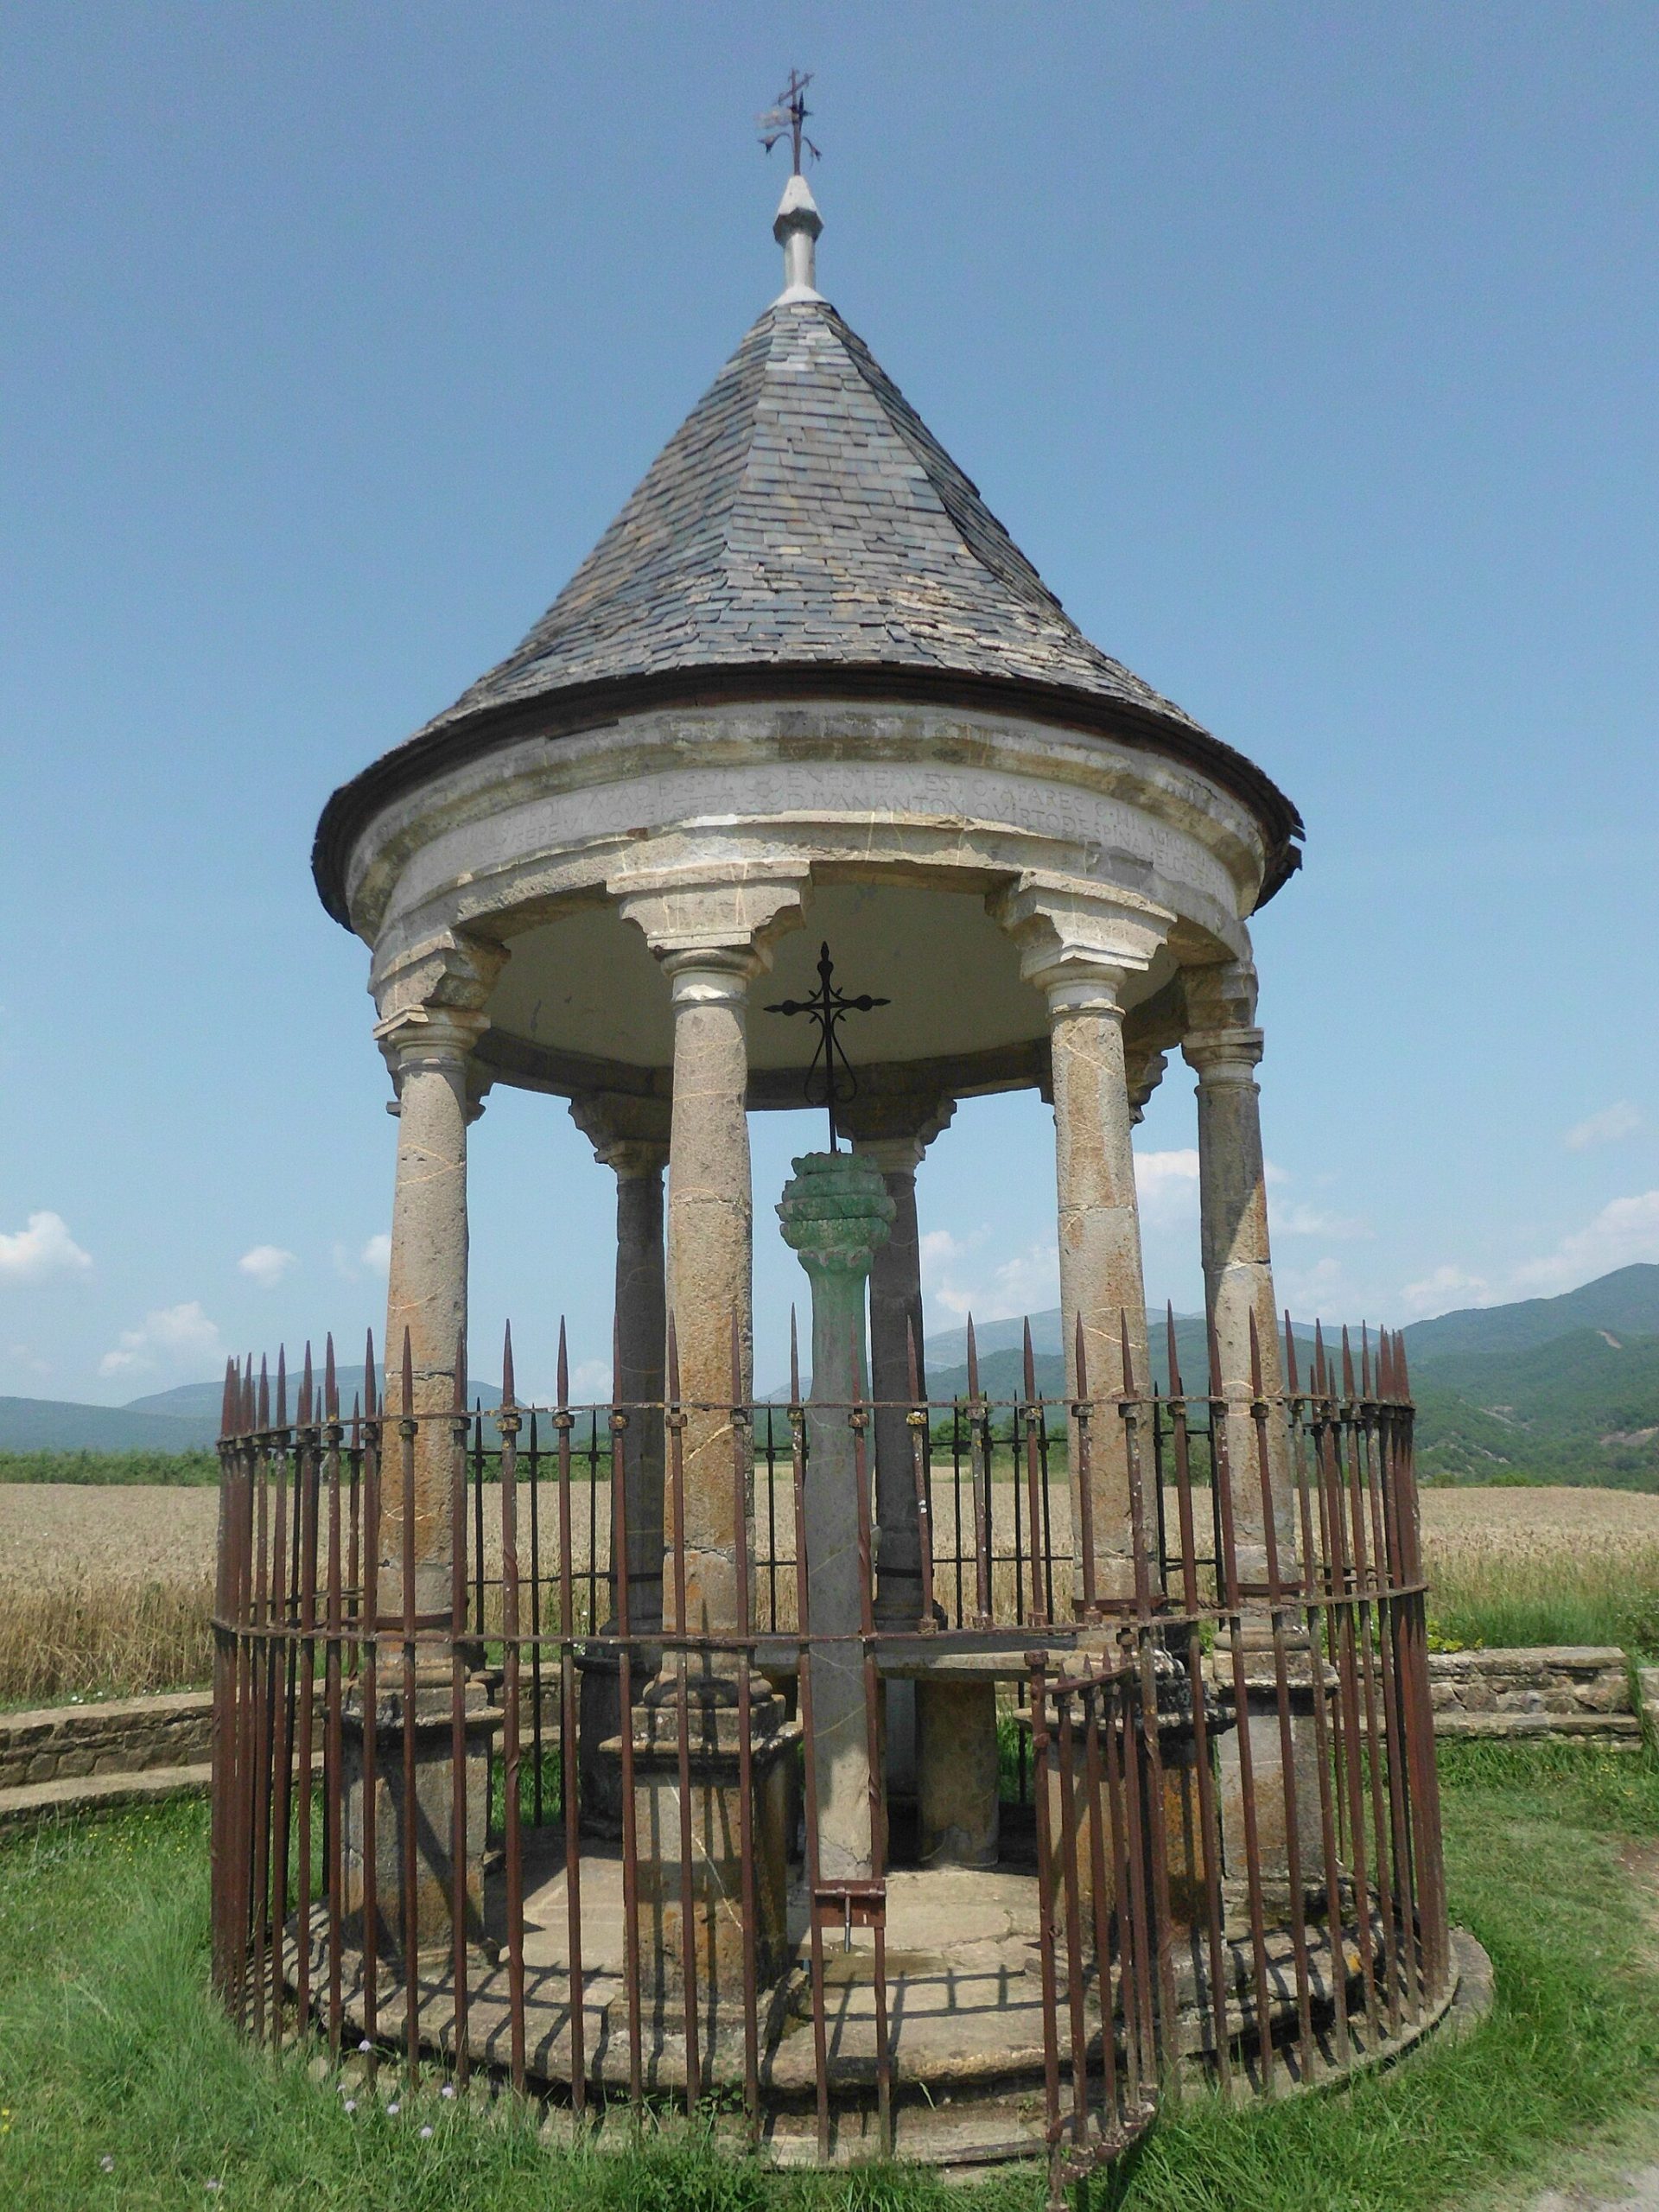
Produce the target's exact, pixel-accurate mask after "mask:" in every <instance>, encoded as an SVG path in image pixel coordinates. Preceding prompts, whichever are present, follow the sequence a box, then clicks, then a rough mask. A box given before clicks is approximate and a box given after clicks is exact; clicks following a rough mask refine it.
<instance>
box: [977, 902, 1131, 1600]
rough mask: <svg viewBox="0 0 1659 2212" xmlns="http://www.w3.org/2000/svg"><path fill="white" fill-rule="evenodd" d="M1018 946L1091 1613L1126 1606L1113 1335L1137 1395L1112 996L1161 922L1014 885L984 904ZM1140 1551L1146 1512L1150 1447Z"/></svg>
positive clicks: (1121, 1093)
mask: <svg viewBox="0 0 1659 2212" xmlns="http://www.w3.org/2000/svg"><path fill="white" fill-rule="evenodd" d="M991 912H993V914H994V915H995V917H996V918H997V919H999V920H1000V921H1001V922H1002V923H1003V925H1005V927H1007V929H1009V930H1010V931H1012V932H1013V934H1014V937H1015V938H1016V939H1017V940H1018V941H1019V943H1020V948H1021V958H1020V972H1021V973H1022V975H1024V976H1025V977H1026V979H1027V982H1031V983H1033V984H1034V985H1035V986H1036V987H1037V988H1039V990H1041V991H1042V993H1043V994H1044V995H1045V997H1046V1000H1047V1001H1048V1018H1049V1038H1050V1046H1051V1051H1052V1082H1053V1094H1054V1134H1055V1171H1056V1179H1057V1183H1058V1216H1059V1257H1060V1325H1061V1330H1062V1333H1063V1335H1064V1337H1065V1358H1066V1376H1067V1387H1068V1389H1070V1391H1071V1394H1072V1395H1073V1396H1074V1397H1081V1396H1083V1395H1084V1392H1083V1390H1082V1388H1081V1385H1080V1381H1079V1376H1078V1373H1077V1341H1078V1335H1079V1324H1081V1336H1082V1342H1083V1346H1084V1362H1085V1364H1086V1369H1087V1377H1086V1380H1087V1393H1086V1395H1087V1399H1088V1401H1089V1402H1090V1404H1091V1405H1092V1407H1093V1408H1094V1410H1093V1413H1092V1414H1091V1415H1090V1440H1089V1484H1088V1496H1087V1497H1086V1498H1085V1497H1084V1496H1083V1494H1082V1491H1081V1487H1080V1463H1081V1459H1082V1451H1081V1439H1080V1436H1079V1433H1078V1428H1079V1424H1078V1422H1077V1420H1076V1419H1075V1418H1074V1419H1073V1421H1072V1423H1071V1440H1070V1441H1071V1451H1070V1460H1071V1529H1072V1551H1073V1559H1074V1579H1073V1588H1072V1599H1073V1603H1074V1605H1076V1606H1077V1607H1078V1608H1079V1609H1081V1608H1082V1607H1083V1606H1084V1603H1085V1599H1086V1595H1087V1583H1086V1581H1085V1569H1084V1551H1085V1544H1084V1518H1085V1509H1086V1512H1087V1517H1088V1519H1089V1521H1090V1522H1091V1523H1092V1531H1093V1539H1092V1541H1093V1554H1094V1555H1093V1560H1092V1581H1093V1586H1094V1595H1095V1599H1096V1602H1097V1603H1101V1604H1107V1605H1116V1604H1120V1603H1122V1602H1124V1601H1126V1600H1128V1599H1133V1597H1134V1596H1135V1544H1134V1522H1133V1516H1132V1514H1131V1511H1130V1496H1129V1462H1128V1449H1127V1438H1126V1433H1125V1430H1124V1427H1123V1424H1122V1420H1121V1418H1120V1416H1119V1414H1118V1413H1117V1410H1116V1401H1117V1400H1118V1399H1119V1398H1120V1397H1121V1395H1122V1388H1123V1351H1122V1338H1123V1330H1124V1326H1125V1325H1126V1324H1127V1326H1128V1338H1129V1351H1130V1358H1131V1361H1132V1363H1133V1370H1134V1380H1135V1389H1136V1392H1137V1394H1140V1393H1142V1392H1146V1391H1147V1390H1148V1389H1150V1377H1149V1375H1148V1370H1147V1313H1146V1308H1147V1299H1146V1288H1145V1285H1144V1283H1143V1281H1142V1279H1141V1220H1140V1210H1139V1207H1138V1205H1137V1202H1136V1198H1135V1156H1134V1153H1133V1151H1132V1149H1131V1147H1130V1141H1129V1136H1130V1129H1131V1127H1132V1123H1131V1118H1130V1109H1129V1095H1128V1080H1127V1077H1126V1073H1125V1068H1124V1058H1123V1014H1124V995H1125V991H1126V988H1127V986H1128V984H1129V982H1130V980H1131V978H1133V977H1135V976H1139V975H1141V974H1143V973H1144V972H1145V971H1146V969H1147V968H1148V967H1149V966H1150V965H1151V963H1152V959H1153V957H1154V953H1155V952H1156V951H1157V950H1158V948H1159V946H1160V944H1161V943H1162V942H1163V939H1164V937H1165V935H1166V932H1167V931H1168V928H1169V925H1170V923H1171V921H1172V919H1173V917H1172V916H1171V915H1169V914H1168V913H1167V912H1165V910H1163V909H1162V908H1160V907H1154V906H1152V905H1151V904H1150V903H1149V902H1148V901H1146V900H1141V899H1135V897H1134V896H1133V894H1131V893H1126V892H1119V893H1103V892H1100V891H1097V890H1087V889H1080V888H1077V887H1069V886H1065V885H1052V884H1047V883H1044V882H1042V881H1040V880H1036V879H1033V878H1027V879H1022V880H1021V881H1020V884H1019V885H1018V886H1016V887H1014V889H1013V890H1011V891H1008V892H1005V893H1001V895H1000V896H999V897H997V898H995V899H993V900H992V901H991ZM1142 1465H1143V1470H1144V1471H1145V1473H1146V1480H1147V1494H1146V1501H1145V1516H1144V1525H1143V1541H1150V1539H1151V1535H1152V1531H1153V1527H1154V1510H1155V1501H1154V1499H1153V1498H1152V1496H1151V1493H1150V1482H1151V1474H1150V1468H1151V1448H1150V1439H1147V1440H1146V1449H1145V1452H1144V1454H1143V1459H1142Z"/></svg>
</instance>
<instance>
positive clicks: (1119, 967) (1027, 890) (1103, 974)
mask: <svg viewBox="0 0 1659 2212" xmlns="http://www.w3.org/2000/svg"><path fill="white" fill-rule="evenodd" d="M985 906H986V911H987V912H988V914H989V915H990V916H991V918H992V919H993V920H994V921H997V922H1000V923H1001V925H1002V927H1003V928H1004V929H1005V930H1007V932H1008V934H1009V935H1010V936H1011V937H1012V938H1014V941H1015V943H1016V944H1018V945H1019V947H1020V974H1021V976H1024V978H1025V980H1026V981H1027V982H1028V983H1031V984H1033V985H1034V986H1035V987H1036V988H1037V989H1039V990H1040V991H1041V992H1043V993H1044V995H1046V998H1047V1000H1048V1003H1049V1010H1050V1012H1051V1013H1052V1014H1072V1013H1084V1012H1087V1013H1091V1014H1122V1010H1123V993H1124V990H1125V988H1126V986H1127V985H1128V981H1129V979H1130V977H1131V976H1142V975H1144V974H1145V973H1146V971H1147V969H1148V968H1150V967H1151V965H1152V963H1153V960H1154V957H1155V955H1156V954H1157V952H1158V951H1159V950H1160V947H1161V946H1162V944H1163V943H1164V941H1165V939H1166V938H1167V936H1168V934H1169V932H1170V930H1171V929H1172V928H1173V925H1174V922H1175V917H1174V915H1173V913H1171V912H1169V910H1168V908H1167V907H1164V906H1154V904H1153V902H1152V901H1151V899H1142V898H1141V897H1139V896H1138V895H1137V894H1136V893H1134V892H1132V891H1120V890H1110V891H1108V890H1103V889H1102V888H1100V887H1098V886H1097V885H1091V884H1084V883H1080V882H1077V881H1075V880H1071V879H1069V878H1065V877H1058V878H1048V877H1043V876H1039V875H1035V874H1026V875H1022V876H1020V878H1019V879H1018V880H1016V881H1015V882H1014V883H1012V884H1010V885H1008V886H1007V887H1005V888H1004V889H1002V890H1001V891H997V892H993V893H991V895H990V897H989V898H988V899H987V900H986V901H985Z"/></svg>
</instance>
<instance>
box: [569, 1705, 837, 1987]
mask: <svg viewBox="0 0 1659 2212" xmlns="http://www.w3.org/2000/svg"><path fill="white" fill-rule="evenodd" d="M679 1698H680V1693H679V1688H678V1684H677V1679H676V1677H675V1674H674V1669H673V1663H672V1662H670V1666H669V1669H668V1670H667V1671H665V1672H664V1674H662V1675H658V1677H657V1679H656V1681H654V1682H653V1684H652V1688H651V1689H650V1690H649V1691H648V1692H647V1693H646V1695H645V1699H644V1700H643V1701H642V1702H641V1703H639V1705H637V1706H636V1707H635V1708H634V1729H633V1805H634V1820H635V1824H636V1833H637V1835H638V1838H639V1890H638V1904H637V1906H636V1911H637V1915H638V1922H639V1970H640V1974H641V1978H642V1980H643V1983H644V1986H645V1991H646V1993H647V1998H648V2000H649V1999H655V2000H658V2001H659V2002H661V2003H663V2004H664V2005H665V2004H667V2003H669V2002H671V2001H672V2000H677V1999H682V1998H683V1994H684V1991H685V1964H686V1959H687V1956H688V1955H690V1957H691V1959H692V1961H693V1963H694V1966H695V1969H696V1984H697V1991H698V1998H699V2009H700V2010H702V2011H703V2012H705V2013H712V2012H716V2011H718V2010H719V2009H720V2007H721V2004H722V2002H724V2003H727V2004H729V2003H731V2002H733V2001H734V2000H735V1999H739V1998H741V1993H742V1989H743V1953H744V1942H745V1922H744V1912H743V1858H742V1849H741V1836H742V1789H743V1761H742V1758H741V1750H740V1744H739V1738H738V1716H737V1709H736V1707H734V1706H731V1705H726V1704H723V1703H715V1702H714V1701H713V1700H711V1699H709V1698H707V1697H702V1696H699V1694H698V1693H697V1687H696V1683H695V1682H694V1683H693V1684H692V1685H691V1686H690V1688H689V1690H688V1692H687V1694H686V1700H685V1734H686V1740H687V1746H688V1750H687V1766H688V1770H689V1774H690V1789H689V1791H688V1793H687V1795H686V1797H685V1800H684V1802H685V1803H686V1804H687V1805H688V1806H689V1808H690V1855H689V1858H687V1857H685V1856H683V1851H682V1844H683V1835H682V1825H681V1805H682V1798H681V1789H680V1710H679ZM800 1735H801V1732H800V1727H799V1725H798V1723H797V1722H794V1721H791V1720H790V1719H788V1718H787V1716H786V1713H785V1707H784V1701H783V1700H782V1699H781V1698H780V1697H779V1696H777V1695H776V1694H775V1693H773V1692H772V1691H770V1690H769V1689H768V1688H767V1687H766V1684H765V1683H764V1682H757V1684H756V1687H755V1694H754V1697H753V1703H752V1705H751V1707H750V1727H749V1820H750V1838H751V1853H752V1857H751V1867H752V1872H753V1890H754V1921H753V1927H752V1928H751V1929H749V1930H748V1940H749V1941H750V1942H752V1943H753V1955H754V1961H755V1978H756V1981H757V1984H758V1986H760V1987H762V1988H764V1987H766V1985H767V1984H768V1983H770V1982H773V1981H776V1980H777V1979H778V1977H779V1974H781V1973H782V1972H783V1970H784V1967H785V1961H786V1959H787V1956H788V1948H789V1944H788V1927H787V1903H788V1894H789V1842H790V1829H791V1802H792V1782H793V1776H792V1772H791V1769H792V1766H793V1760H794V1752H795V1746H796V1745H798V1743H799V1741H800ZM621 1748H622V1747H621V1744H620V1741H618V1742H615V1743H613V1744H611V1745H607V1747H606V1749H607V1754H609V1755H610V1756H612V1757H613V1758H616V1759H617V1760H618V1761H619V1762H620V1753H621ZM688 1902H689V1905H690V1915H691V1919H690V1926H689V1927H688V1925H687V1919H686V1913H687V1906H688ZM665 2024H666V2025H667V2026H669V2027H670V2028H672V2025H673V2021H672V2019H671V2018H670V2019H668V2020H667V2021H666V2023H665Z"/></svg>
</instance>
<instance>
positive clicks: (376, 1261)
mask: <svg viewBox="0 0 1659 2212" xmlns="http://www.w3.org/2000/svg"><path fill="white" fill-rule="evenodd" d="M365 1268H366V1269H367V1271H368V1272H369V1274H372V1275H387V1274H391V1237H390V1236H384V1235H383V1236H371V1237H370V1238H369V1240H368V1242H367V1243H365V1244H364V1245H362V1246H360V1247H359V1249H358V1250H356V1251H353V1249H352V1248H351V1247H350V1245H348V1244H340V1243H336V1244H335V1246H334V1272H335V1274H338V1275H340V1277H341V1278H342V1280H343V1281H346V1282H356V1281H359V1279H360V1278H361V1276H362V1274H363V1272H364V1270H365Z"/></svg>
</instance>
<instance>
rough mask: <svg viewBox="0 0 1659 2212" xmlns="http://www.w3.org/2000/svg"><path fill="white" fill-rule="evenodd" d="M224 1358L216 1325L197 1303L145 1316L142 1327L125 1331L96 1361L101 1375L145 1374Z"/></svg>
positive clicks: (223, 1350) (191, 1302)
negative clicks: (117, 1342) (112, 1349)
mask: <svg viewBox="0 0 1659 2212" xmlns="http://www.w3.org/2000/svg"><path fill="white" fill-rule="evenodd" d="M224 1357H225V1346H224V1344H223V1341H222V1340H221V1338H220V1337H219V1324H218V1323H217V1322H216V1321H210V1320H209V1319H208V1318H207V1315H206V1313H203V1312H202V1310H201V1305H200V1300H197V1299H194V1298H193V1299H191V1300H190V1301H189V1302H188V1305H184V1306H163V1307H161V1308H159V1309H158V1310H157V1311H156V1312H155V1313H146V1314H145V1316H144V1319H143V1327H142V1328H137V1329H124V1330H123V1331H122V1332H121V1341H120V1344H118V1346H117V1347H116V1349H115V1350H114V1351H106V1352H105V1355H104V1357H103V1358H102V1359H101V1360H100V1361H99V1365H98V1371H99V1374H100V1375H144V1374H148V1373H149V1372H150V1371H151V1370H154V1369H156V1368H157V1367H163V1368H178V1367H199V1366H200V1365H202V1364H204V1363H206V1362H207V1361H208V1360H213V1361H214V1362H218V1361H219V1360H222V1359H223V1358H224Z"/></svg>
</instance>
